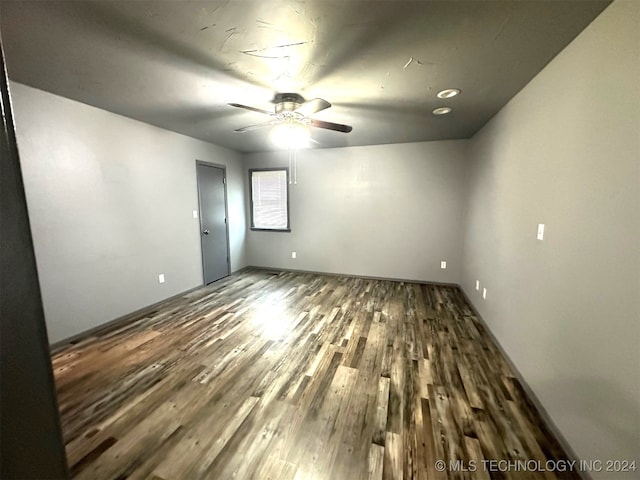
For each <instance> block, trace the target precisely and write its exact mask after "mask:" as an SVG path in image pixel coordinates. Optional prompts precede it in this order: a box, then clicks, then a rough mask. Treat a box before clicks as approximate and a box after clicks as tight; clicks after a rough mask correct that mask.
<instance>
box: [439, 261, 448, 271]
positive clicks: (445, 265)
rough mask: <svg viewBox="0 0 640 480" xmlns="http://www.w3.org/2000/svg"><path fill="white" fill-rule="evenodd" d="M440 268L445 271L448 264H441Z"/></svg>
mask: <svg viewBox="0 0 640 480" xmlns="http://www.w3.org/2000/svg"><path fill="white" fill-rule="evenodd" d="M440 268H442V269H443V270H444V269H446V268H447V262H440Z"/></svg>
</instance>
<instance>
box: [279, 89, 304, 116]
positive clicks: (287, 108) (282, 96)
mask: <svg viewBox="0 0 640 480" xmlns="http://www.w3.org/2000/svg"><path fill="white" fill-rule="evenodd" d="M273 103H275V104H276V109H275V110H276V114H278V113H283V112H293V111H295V110H297V109H298V108H300V107H301V106H302V104H303V103H304V98H303V97H302V96H301V95H298V94H297V93H276V96H275V98H274V99H273Z"/></svg>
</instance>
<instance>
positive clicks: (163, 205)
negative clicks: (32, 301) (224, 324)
mask: <svg viewBox="0 0 640 480" xmlns="http://www.w3.org/2000/svg"><path fill="white" fill-rule="evenodd" d="M11 94H12V102H13V106H14V110H15V117H16V129H17V137H18V147H19V151H20V160H21V163H22V169H23V176H24V182H25V190H26V195H27V203H28V207H29V216H30V222H31V228H32V232H33V239H34V247H35V252H36V259H37V264H38V274H39V277H40V284H41V289H42V297H43V302H44V310H45V316H46V322H47V328H48V333H49V339H50V341H51V342H57V341H59V340H61V339H64V338H68V337H69V336H72V335H75V334H78V333H80V332H83V331H85V330H87V329H90V328H93V327H95V326H97V325H100V324H102V323H105V322H108V321H110V320H113V319H115V318H118V317H120V316H122V315H125V314H128V313H130V312H132V311H135V310H137V309H140V308H142V307H145V306H147V305H150V304H153V303H155V302H158V301H160V300H163V299H165V298H168V297H170V296H172V295H175V294H178V293H180V292H183V291H185V290H188V289H190V288H193V287H196V286H198V285H201V284H202V281H203V280H202V267H201V249H200V237H199V226H198V220H195V219H193V217H192V211H193V210H194V209H197V208H198V196H197V186H196V159H197V160H203V161H208V162H212V163H217V164H224V165H226V166H227V178H228V182H227V184H228V205H229V225H230V248H231V268H232V270H237V269H239V268H242V267H243V266H245V265H246V261H245V254H244V239H245V232H246V227H245V225H246V219H245V208H244V175H243V171H242V168H241V157H240V155H239V154H237V153H235V152H232V151H230V150H226V149H223V148H220V147H217V146H215V145H212V144H208V143H205V142H202V141H199V140H195V139H193V138H189V137H186V136H183V135H179V134H177V133H173V132H169V131H166V130H162V129H160V128H156V127H152V126H150V125H147V124H144V123H141V122H137V121H134V120H131V119H128V118H125V117H122V116H119V115H115V114H113V113H109V112H106V111H104V110H100V109H97V108H94V107H90V106H88V105H85V104H82V103H78V102H74V101H71V100H68V99H66V98H62V97H59V96H55V95H52V94H49V93H46V92H43V91H40V90H36V89H34V88H31V87H27V86H24V85H21V84H17V83H12V84H11ZM159 273H164V274H165V277H166V283H164V284H159V283H158V274H159Z"/></svg>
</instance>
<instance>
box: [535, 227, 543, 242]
mask: <svg viewBox="0 0 640 480" xmlns="http://www.w3.org/2000/svg"><path fill="white" fill-rule="evenodd" d="M536 238H537V239H538V240H543V239H544V223H539V224H538V235H537V237H536Z"/></svg>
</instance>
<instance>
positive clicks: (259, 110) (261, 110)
mask: <svg viewBox="0 0 640 480" xmlns="http://www.w3.org/2000/svg"><path fill="white" fill-rule="evenodd" d="M228 105H229V106H230V107H237V108H244V109H245V110H250V111H252V112H258V113H264V114H265V115H275V113H273V112H270V111H269V110H263V109H261V108H256V107H250V106H248V105H242V104H240V103H229V104H228Z"/></svg>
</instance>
